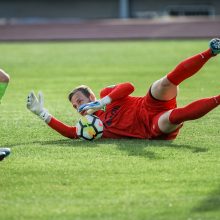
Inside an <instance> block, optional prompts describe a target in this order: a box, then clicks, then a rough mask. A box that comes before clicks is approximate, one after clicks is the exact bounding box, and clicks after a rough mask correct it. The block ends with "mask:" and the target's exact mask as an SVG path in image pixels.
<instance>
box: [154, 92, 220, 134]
mask: <svg viewBox="0 0 220 220" xmlns="http://www.w3.org/2000/svg"><path fill="white" fill-rule="evenodd" d="M219 105H220V95H218V96H213V97H209V98H203V99H200V100H197V101H194V102H192V103H190V104H189V105H186V106H184V107H182V108H175V109H173V110H169V111H167V112H165V113H164V114H162V115H161V116H160V118H159V120H158V126H159V128H160V130H161V131H162V132H164V133H170V132H172V131H174V130H176V129H177V128H178V127H180V126H181V125H182V123H183V122H185V121H190V120H196V119H199V118H201V117H203V116H204V115H206V114H207V113H208V112H210V111H211V110H213V109H214V108H216V107H217V106H219Z"/></svg>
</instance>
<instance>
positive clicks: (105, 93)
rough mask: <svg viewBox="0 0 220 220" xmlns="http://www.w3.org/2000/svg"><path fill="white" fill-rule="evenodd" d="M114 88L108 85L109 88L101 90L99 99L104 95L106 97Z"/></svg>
mask: <svg viewBox="0 0 220 220" xmlns="http://www.w3.org/2000/svg"><path fill="white" fill-rule="evenodd" d="M115 87H116V85H110V86H106V87H105V88H103V89H102V90H101V91H100V97H101V98H103V97H105V96H106V95H108V94H109V93H110V92H111V91H112V90H113V89H114V88H115Z"/></svg>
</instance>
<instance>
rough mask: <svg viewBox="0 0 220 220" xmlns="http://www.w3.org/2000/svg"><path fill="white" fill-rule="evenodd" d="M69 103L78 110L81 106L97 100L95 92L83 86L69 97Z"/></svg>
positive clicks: (77, 88)
mask: <svg viewBox="0 0 220 220" xmlns="http://www.w3.org/2000/svg"><path fill="white" fill-rule="evenodd" d="M68 99H69V101H70V102H71V103H72V105H73V108H75V109H78V108H79V106H80V105H82V104H86V103H89V102H94V101H95V100H96V97H95V94H94V93H93V91H92V90H91V89H90V88H89V87H88V86H85V85H81V86H78V87H76V88H75V89H73V90H72V91H71V92H70V93H69V95H68Z"/></svg>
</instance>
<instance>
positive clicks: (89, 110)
mask: <svg viewBox="0 0 220 220" xmlns="http://www.w3.org/2000/svg"><path fill="white" fill-rule="evenodd" d="M109 103H111V99H110V97H109V96H105V97H104V98H102V99H99V100H97V101H95V102H89V103H86V104H83V105H81V106H80V107H79V109H78V112H84V111H85V112H86V114H89V115H91V114H93V113H94V112H96V111H98V110H100V109H102V108H103V107H104V106H105V105H107V104H109Z"/></svg>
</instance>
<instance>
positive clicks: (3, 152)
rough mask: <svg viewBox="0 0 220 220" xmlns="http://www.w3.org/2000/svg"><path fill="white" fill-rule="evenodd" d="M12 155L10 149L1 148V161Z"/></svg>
mask: <svg viewBox="0 0 220 220" xmlns="http://www.w3.org/2000/svg"><path fill="white" fill-rule="evenodd" d="M10 153H11V150H10V148H0V161H1V160H3V159H5V157H7V156H8V155H9V154H10Z"/></svg>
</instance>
